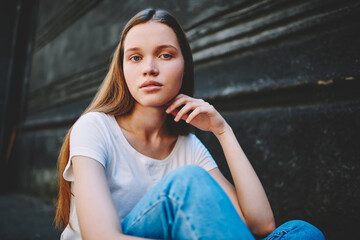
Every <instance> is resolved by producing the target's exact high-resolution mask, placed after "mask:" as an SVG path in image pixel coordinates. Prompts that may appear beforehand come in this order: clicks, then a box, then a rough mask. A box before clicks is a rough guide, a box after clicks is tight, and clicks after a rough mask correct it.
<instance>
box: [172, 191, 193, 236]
mask: <svg viewBox="0 0 360 240" xmlns="http://www.w3.org/2000/svg"><path fill="white" fill-rule="evenodd" d="M174 196H175V195H174ZM167 197H168V198H170V199H171V200H172V201H174V202H175V203H176V204H177V205H178V206H180V204H179V202H178V201H177V199H176V198H174V197H172V196H170V195H168V196H167ZM177 214H181V215H183V217H184V219H185V221H184V222H186V224H187V225H188V228H189V229H190V230H191V231H190V232H191V234H192V237H194V238H192V239H200V238H198V237H197V234H196V232H195V230H194V229H193V228H192V224H191V223H190V222H189V221H188V216H187V215H185V213H184V212H183V211H182V210H181V208H180V207H179V208H178V212H177Z"/></svg>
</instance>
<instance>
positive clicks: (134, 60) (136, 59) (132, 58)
mask: <svg viewBox="0 0 360 240" xmlns="http://www.w3.org/2000/svg"><path fill="white" fill-rule="evenodd" d="M130 60H131V61H133V62H138V61H140V60H141V57H140V56H133V57H131V58H130Z"/></svg>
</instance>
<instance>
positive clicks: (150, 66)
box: [143, 59, 159, 77]
mask: <svg viewBox="0 0 360 240" xmlns="http://www.w3.org/2000/svg"><path fill="white" fill-rule="evenodd" d="M143 75H144V77H148V76H157V75H159V70H158V68H157V66H156V63H155V60H154V59H149V60H148V61H147V62H146V65H145V66H144V70H143Z"/></svg>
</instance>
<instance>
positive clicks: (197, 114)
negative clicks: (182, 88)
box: [166, 94, 275, 236]
mask: <svg viewBox="0 0 360 240" xmlns="http://www.w3.org/2000/svg"><path fill="white" fill-rule="evenodd" d="M166 112H167V113H169V114H173V115H174V116H175V121H180V119H183V120H185V121H186V122H187V123H189V124H191V125H193V126H195V127H197V128H199V129H201V130H204V131H211V132H212V133H214V135H215V136H216V137H217V139H218V140H219V142H220V144H221V146H222V149H223V151H224V154H225V158H226V160H227V163H228V166H229V168H230V172H231V175H232V177H233V180H234V184H235V189H236V193H231V191H234V190H232V189H233V188H231V187H229V186H228V185H229V183H228V182H227V181H224V179H225V178H224V177H223V176H222V174H221V173H220V172H218V173H217V175H218V176H219V174H220V175H221V176H219V180H220V181H218V179H216V180H217V181H218V182H219V184H220V185H222V187H223V188H224V190H225V191H226V192H227V193H228V195H230V196H229V197H230V198H231V195H236V196H237V201H238V203H239V206H240V209H241V213H240V215H242V217H243V219H244V221H245V223H246V224H247V226H248V227H249V228H250V230H251V231H252V233H253V234H255V235H257V236H265V235H267V234H269V233H271V232H272V231H273V230H274V229H275V221H274V216H273V213H272V210H271V207H270V203H269V201H268V199H267V197H266V194H265V191H264V189H263V186H262V184H261V182H260V180H259V178H258V177H257V175H256V173H255V171H254V169H253V167H252V166H251V164H250V162H249V160H248V159H247V157H246V155H245V153H244V151H243V150H242V148H241V147H240V144H239V143H238V141H237V139H236V137H235V134H234V132H233V131H232V129H231V127H230V126H229V125H228V124H227V122H226V121H225V120H224V118H223V117H222V116H221V115H220V114H219V113H218V112H217V111H216V109H215V108H214V107H213V106H211V105H210V104H209V103H207V102H205V101H203V100H202V99H195V98H191V97H189V96H186V95H183V94H180V95H178V96H177V97H176V98H175V99H174V100H173V101H172V102H171V104H170V106H169V107H168V108H167V110H166ZM225 188H226V189H225Z"/></svg>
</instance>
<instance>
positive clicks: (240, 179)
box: [216, 124, 274, 233]
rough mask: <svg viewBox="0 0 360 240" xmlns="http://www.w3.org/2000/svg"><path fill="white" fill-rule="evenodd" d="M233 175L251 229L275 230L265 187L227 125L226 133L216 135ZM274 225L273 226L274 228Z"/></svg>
mask: <svg viewBox="0 0 360 240" xmlns="http://www.w3.org/2000/svg"><path fill="white" fill-rule="evenodd" d="M216 137H217V138H218V140H219V142H220V144H221V146H222V148H223V151H224V154H225V157H226V160H227V163H228V165H229V168H230V172H231V175H232V177H233V180H234V184H235V189H236V195H237V198H238V201H239V205H240V208H241V211H242V213H243V215H244V218H245V221H246V223H247V225H248V226H249V228H250V229H251V230H252V231H253V232H254V233H256V232H257V231H258V230H259V229H261V230H260V232H261V231H263V230H264V229H265V232H267V231H266V229H269V231H271V229H273V228H274V217H273V213H272V210H271V207H270V204H269V201H268V199H267V197H266V194H265V191H264V189H263V186H262V184H261V182H260V180H259V178H258V177H257V175H256V173H255V171H254V169H253V167H252V166H251V164H250V162H249V160H248V159H247V157H246V155H245V153H244V151H243V150H242V148H241V147H240V144H239V143H238V141H237V139H236V137H235V134H234V133H233V131H232V129H231V127H230V126H229V125H227V124H226V128H225V131H223V132H222V133H221V134H219V135H216ZM272 225H273V226H272Z"/></svg>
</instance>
